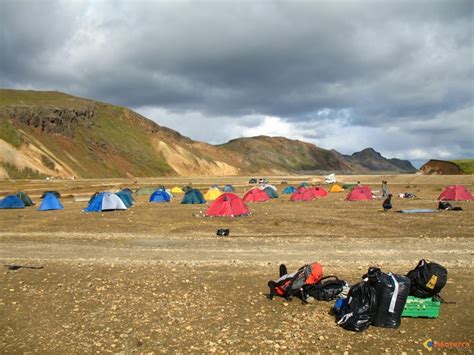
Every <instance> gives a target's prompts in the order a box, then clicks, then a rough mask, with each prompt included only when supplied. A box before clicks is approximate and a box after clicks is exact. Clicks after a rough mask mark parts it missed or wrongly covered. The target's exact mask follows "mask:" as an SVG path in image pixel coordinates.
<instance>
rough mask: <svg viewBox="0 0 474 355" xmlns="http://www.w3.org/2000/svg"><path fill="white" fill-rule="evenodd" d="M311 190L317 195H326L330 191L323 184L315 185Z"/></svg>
mask: <svg viewBox="0 0 474 355" xmlns="http://www.w3.org/2000/svg"><path fill="white" fill-rule="evenodd" d="M310 190H311V192H312V193H313V194H314V196H316V197H326V196H327V195H328V192H327V191H326V190H325V189H324V187H322V186H315V187H312V188H311V189H310Z"/></svg>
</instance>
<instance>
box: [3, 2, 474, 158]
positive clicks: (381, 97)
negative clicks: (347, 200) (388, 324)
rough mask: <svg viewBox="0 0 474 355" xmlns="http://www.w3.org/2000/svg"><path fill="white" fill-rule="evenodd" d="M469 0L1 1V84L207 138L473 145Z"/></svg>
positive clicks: (455, 153)
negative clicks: (61, 95) (101, 106)
mask: <svg viewBox="0 0 474 355" xmlns="http://www.w3.org/2000/svg"><path fill="white" fill-rule="evenodd" d="M473 6H474V1H471V0H466V1H463V0H447V1H439V0H427V1H421V0H409V1H395V0H394V1H376V0H373V1H364V0H362V1H349V0H345V1H343V0H341V1H337V0H328V1H243V0H241V1H236V0H234V1H222V0H220V1H219V0H216V1H180V0H176V1H172V0H169V1H132V0H130V1H120V0H110V1H73V0H63V1H59V0H58V1H50V0H41V1H40V0H36V1H35V0H28V1H22V0H0V30H1V37H0V40H1V52H0V56H1V63H0V64H1V66H0V87H3V88H18V89H37V90H59V91H64V92H67V93H71V94H75V95H79V96H84V97H88V98H94V99H99V100H102V101H106V102H110V103H114V104H119V105H122V106H128V107H130V108H132V109H134V110H136V111H138V112H140V113H141V114H143V115H145V116H146V117H148V118H151V119H153V120H154V121H156V122H158V123H159V124H162V125H165V126H168V127H170V128H173V129H176V130H178V131H180V132H181V133H182V134H184V135H187V136H189V137H191V138H193V139H197V140H201V141H206V142H210V143H223V142H226V141H227V140H229V139H232V138H236V137H242V136H254V135H260V134H265V135H272V136H286V137H288V138H295V139H301V140H304V141H308V142H312V143H314V144H316V145H318V146H320V147H323V148H327V149H336V150H338V151H340V152H342V153H346V154H347V153H353V152H355V151H359V150H361V149H363V148H366V147H373V148H375V149H376V150H378V151H380V152H381V153H382V154H383V155H384V156H386V157H398V158H404V159H410V160H417V159H420V160H426V159H429V158H440V159H450V158H463V157H473V156H474V142H473V140H474V60H473V55H474V54H473V53H474V25H473V23H474V7H473Z"/></svg>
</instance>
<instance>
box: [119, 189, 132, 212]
mask: <svg viewBox="0 0 474 355" xmlns="http://www.w3.org/2000/svg"><path fill="white" fill-rule="evenodd" d="M115 194H116V195H117V196H118V197H119V198H120V199H121V200H122V202H123V204H124V205H125V206H126V207H127V208H128V207H130V206H132V205H133V197H132V194H131V193H130V192H128V191H126V190H122V191H119V192H116V193H115Z"/></svg>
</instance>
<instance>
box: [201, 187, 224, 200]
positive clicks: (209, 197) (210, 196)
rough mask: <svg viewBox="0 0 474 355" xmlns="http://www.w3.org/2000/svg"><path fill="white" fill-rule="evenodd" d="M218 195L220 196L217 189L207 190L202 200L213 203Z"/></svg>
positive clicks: (220, 193)
mask: <svg viewBox="0 0 474 355" xmlns="http://www.w3.org/2000/svg"><path fill="white" fill-rule="evenodd" d="M220 195H222V192H221V191H220V190H219V189H209V190H207V192H206V193H205V194H204V198H205V199H206V200H207V201H214V200H215V199H216V198H218V197H219V196H220Z"/></svg>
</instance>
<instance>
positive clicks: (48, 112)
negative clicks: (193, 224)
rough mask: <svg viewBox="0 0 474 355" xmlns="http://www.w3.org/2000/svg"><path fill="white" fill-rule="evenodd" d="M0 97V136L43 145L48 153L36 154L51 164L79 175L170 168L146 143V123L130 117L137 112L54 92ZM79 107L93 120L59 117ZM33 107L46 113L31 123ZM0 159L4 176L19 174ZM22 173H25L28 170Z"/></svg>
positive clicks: (4, 93) (16, 142)
mask: <svg viewBox="0 0 474 355" xmlns="http://www.w3.org/2000/svg"><path fill="white" fill-rule="evenodd" d="M0 98H1V99H0V138H1V139H3V140H5V141H6V142H8V143H10V144H12V145H13V146H14V147H17V148H19V147H20V146H21V145H22V144H23V145H24V144H26V143H31V144H33V145H35V146H36V145H39V146H41V147H44V148H42V150H43V151H47V152H49V153H50V154H44V155H43V156H44V157H45V158H43V156H42V157H41V159H42V160H43V161H44V162H46V161H50V162H52V163H50V165H51V164H52V165H51V166H52V167H53V169H54V166H55V165H56V164H57V163H58V162H60V163H61V164H64V165H67V166H68V167H70V168H71V169H72V170H73V171H74V173H75V174H76V175H78V176H80V177H83V178H92V177H124V176H130V175H132V176H157V175H170V174H173V173H174V172H173V170H172V169H171V167H170V166H169V165H168V164H167V163H166V161H165V160H164V159H163V157H162V156H160V155H159V154H157V152H156V151H155V149H154V148H153V147H152V145H151V143H150V139H149V133H148V132H147V130H146V127H144V126H143V125H140V124H136V122H134V121H138V120H140V119H139V118H138V117H136V116H138V115H135V114H134V113H132V112H131V111H129V110H128V109H125V108H122V107H118V106H113V105H107V104H103V103H100V102H97V101H93V100H86V99H81V98H77V97H73V96H70V95H66V94H63V93H57V92H33V91H16V90H2V91H1V95H0ZM80 110H83V111H84V110H85V111H87V112H91V113H93V119H90V120H88V119H86V118H85V117H82V116H78V118H77V119H75V117H72V121H66V120H63V121H61V117H62V116H64V115H74V114H75V113H77V112H80ZM37 111H40V112H42V114H43V116H44V117H46V118H44V119H43V118H42V120H43V121H42V123H41V124H40V125H38V126H35V120H37V119H39V118H38V117H37V116H39V115H36V113H35V112H37ZM11 112H19V113H15V114H16V115H17V116H18V117H20V118H19V119H12V113H11ZM28 116H31V117H28ZM25 117H26V118H25ZM25 122H26V124H25ZM32 122H33V123H32ZM45 125H46V127H49V125H50V126H51V129H44V126H45ZM145 126H146V125H145ZM48 155H50V156H48ZM55 162H56V163H55ZM0 164H2V165H3V167H4V169H6V170H7V171H10V173H11V174H10V175H13V176H15V177H22V174H21V173H20V172H19V171H18V169H13V167H12V166H11V164H8V163H1V162H0ZM51 166H50V167H51ZM14 170H15V171H14ZM24 177H31V174H30V171H29V170H28V169H25V176H24Z"/></svg>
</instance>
